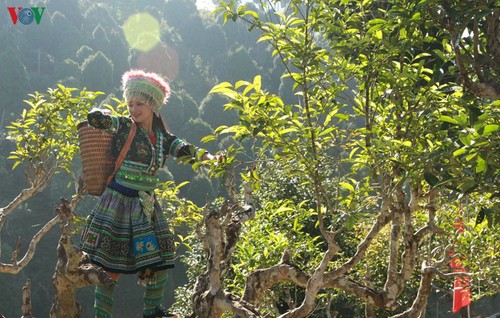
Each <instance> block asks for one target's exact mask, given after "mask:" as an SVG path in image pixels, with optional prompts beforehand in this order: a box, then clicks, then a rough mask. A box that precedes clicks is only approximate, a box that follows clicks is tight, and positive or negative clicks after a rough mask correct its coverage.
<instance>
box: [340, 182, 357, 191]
mask: <svg viewBox="0 0 500 318" xmlns="http://www.w3.org/2000/svg"><path fill="white" fill-rule="evenodd" d="M339 184H340V186H341V187H342V188H344V189H347V190H349V192H351V193H353V192H354V191H355V189H354V186H353V185H352V184H350V183H348V182H340V183H339Z"/></svg>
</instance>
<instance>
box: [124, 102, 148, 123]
mask: <svg viewBox="0 0 500 318" xmlns="http://www.w3.org/2000/svg"><path fill="white" fill-rule="evenodd" d="M128 112H129V113H130V116H132V119H133V120H134V121H135V122H136V123H138V124H146V123H149V121H152V120H153V111H152V110H151V108H150V107H149V106H148V104H146V103H145V102H142V101H139V100H135V99H131V100H129V101H128Z"/></svg>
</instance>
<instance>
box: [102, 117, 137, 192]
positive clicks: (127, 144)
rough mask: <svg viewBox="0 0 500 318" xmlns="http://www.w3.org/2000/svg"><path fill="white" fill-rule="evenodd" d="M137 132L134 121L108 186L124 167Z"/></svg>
mask: <svg viewBox="0 0 500 318" xmlns="http://www.w3.org/2000/svg"><path fill="white" fill-rule="evenodd" d="M135 131H136V124H135V122H134V121H132V126H131V127H130V131H129V133H128V136H127V140H126V141H125V145H123V148H122V150H121V151H120V154H119V155H118V158H116V163H115V170H114V171H113V173H112V174H111V175H110V176H109V178H108V184H109V183H111V181H113V178H114V177H115V174H116V173H117V172H118V169H120V166H121V165H122V162H123V160H124V159H125V156H126V155H127V152H128V150H129V149H130V145H131V144H132V140H133V139H134V136H135Z"/></svg>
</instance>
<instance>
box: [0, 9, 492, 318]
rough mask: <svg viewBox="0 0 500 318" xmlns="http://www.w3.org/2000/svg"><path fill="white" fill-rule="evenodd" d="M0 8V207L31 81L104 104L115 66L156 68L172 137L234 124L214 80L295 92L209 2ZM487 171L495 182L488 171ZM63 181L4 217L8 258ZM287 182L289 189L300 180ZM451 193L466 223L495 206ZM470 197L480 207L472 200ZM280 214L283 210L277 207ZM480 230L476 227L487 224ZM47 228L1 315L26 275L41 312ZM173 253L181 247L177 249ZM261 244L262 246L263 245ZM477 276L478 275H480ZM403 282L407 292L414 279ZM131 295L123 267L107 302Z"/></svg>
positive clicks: (47, 210)
mask: <svg viewBox="0 0 500 318" xmlns="http://www.w3.org/2000/svg"><path fill="white" fill-rule="evenodd" d="M2 6H3V8H0V9H1V11H0V21H1V33H0V42H1V43H2V48H1V51H0V74H1V78H2V80H1V81H0V101H1V108H0V155H1V158H2V160H1V161H0V176H1V178H2V180H3V181H2V183H1V184H0V193H2V195H1V196H0V206H5V205H6V204H7V203H8V202H9V201H10V200H11V199H12V198H13V197H15V196H16V195H17V194H18V193H19V192H20V191H21V190H22V189H23V188H24V186H25V185H24V184H23V181H24V175H23V171H22V169H19V168H18V169H14V170H12V164H13V162H12V161H10V160H7V157H8V156H9V153H10V152H11V151H13V150H14V149H15V145H13V143H12V142H11V141H10V140H8V139H7V138H6V136H7V131H6V128H5V127H6V126H8V125H9V123H10V122H12V121H14V120H15V119H16V118H18V117H19V116H20V114H21V113H22V111H23V109H26V108H27V105H26V104H25V103H23V100H24V99H26V98H27V94H29V93H32V92H33V91H40V92H45V91H46V90H47V88H50V87H56V85H57V84H58V83H60V84H63V85H65V86H67V87H77V88H80V89H83V88H87V89H88V90H92V91H102V92H105V93H106V95H105V98H106V99H105V100H102V99H101V100H99V102H103V103H105V102H109V101H110V98H111V97H112V96H113V95H112V94H114V96H116V97H118V98H120V97H121V96H120V91H119V87H120V75H121V74H122V73H123V72H124V71H126V70H127V69H129V68H131V67H137V68H145V69H148V70H152V71H157V72H160V73H162V74H164V75H165V76H166V77H167V78H168V79H169V80H170V82H171V85H172V88H173V95H172V97H171V100H170V102H169V104H168V105H167V106H166V107H165V108H164V109H163V115H164V116H165V118H166V119H167V122H168V125H169V128H170V129H171V131H173V132H174V133H175V134H176V135H178V136H180V137H182V138H183V139H186V140H187V141H190V142H192V143H195V144H200V143H201V139H202V138H203V137H205V136H207V135H210V134H211V133H212V132H213V131H214V130H215V129H216V128H217V127H219V126H222V125H225V126H231V125H237V124H238V123H239V121H238V119H239V118H238V115H241V112H239V113H238V112H237V111H235V110H234V109H232V110H229V111H224V105H225V104H226V103H227V102H228V99H227V98H224V97H222V96H220V95H217V94H210V93H209V92H210V91H211V90H212V88H213V87H214V86H215V85H217V84H219V83H222V82H228V83H235V82H236V81H239V80H248V81H253V79H254V77H255V76H257V75H261V77H262V86H263V87H265V88H266V90H267V91H270V92H274V93H275V94H277V95H279V96H280V97H281V98H282V99H283V100H284V101H287V102H289V103H290V104H294V103H297V100H298V99H300V98H301V97H297V96H296V95H295V94H294V90H293V88H294V87H293V85H292V83H291V81H289V80H287V79H286V78H283V77H282V74H283V73H284V72H285V71H286V67H285V65H282V64H280V63H279V59H278V57H277V56H276V55H275V56H273V55H272V54H271V52H272V49H270V47H269V46H268V45H267V43H266V42H264V41H261V42H259V41H258V40H259V38H260V36H261V34H259V33H258V32H250V31H249V27H248V25H245V24H237V23H236V24H234V23H227V24H223V23H222V21H221V17H220V16H219V20H218V21H217V20H216V19H215V18H214V16H211V15H210V14H209V11H207V10H199V8H197V6H196V3H195V2H194V1H190V0H171V1H127V2H124V1H106V2H100V1H84V0H79V1H78V0H51V1H48V0H47V1H31V2H28V1H18V2H16V1H11V0H9V1H6V2H5V3H2ZM17 6H23V7H28V6H29V7H32V6H33V7H45V8H46V9H45V10H46V11H45V12H44V14H43V16H42V17H41V19H40V23H39V24H37V23H35V22H33V23H32V24H29V25H23V24H20V23H19V22H18V23H17V24H16V25H14V24H13V23H12V20H11V16H10V15H9V12H8V10H7V7H17ZM138 13H142V14H144V13H148V14H147V15H143V16H142V17H141V16H137V15H136V14H138ZM134 19H137V20H134ZM137 21H140V23H137ZM141 24H143V25H144V26H145V27H146V28H147V29H148V30H155V28H158V29H157V30H158V33H157V34H154V32H153V35H152V36H151V38H149V37H148V38H146V39H143V40H144V42H143V43H141V45H140V46H139V47H133V43H132V45H131V42H129V41H132V42H133V41H134V40H137V38H135V36H136V35H137V32H140V30H139V31H138V28H140V26H141ZM374 25H375V24H374ZM375 31H376V30H373V31H372V32H375ZM158 41H160V42H158ZM219 91H220V92H223V93H224V92H226V93H228V94H227V95H231V94H229V92H228V91H227V90H226V91H225V90H224V89H220V90H219ZM107 94H111V95H107ZM344 97H345V96H344ZM325 98H327V97H325ZM346 98H347V99H349V98H350V99H351V101H349V102H347V104H348V105H350V106H352V105H355V104H356V102H355V101H354V98H352V96H349V95H347V97H346ZM486 103H487V102H486ZM338 118H340V116H339V117H338ZM450 118H451V117H450ZM448 124H453V122H452V119H449V120H448ZM260 128H262V127H260ZM235 131H236V130H235ZM219 132H220V130H219ZM256 134H258V132H257V133H256ZM231 145H232V142H230V141H227V140H222V141H221V142H219V143H214V142H212V143H207V144H204V146H205V147H206V148H207V149H208V150H210V151H212V152H216V151H218V150H221V149H227V148H228V147H230V146H231ZM493 149H495V148H493ZM256 152H257V151H256ZM497 163H498V162H497ZM167 168H168V169H167V170H166V171H164V172H163V173H164V175H163V178H164V179H165V180H174V181H175V182H176V183H177V184H180V183H182V182H184V181H189V184H188V185H186V186H184V187H182V188H181V192H180V193H179V196H180V197H184V198H186V199H189V200H192V201H193V202H194V203H196V204H198V205H203V204H205V202H206V200H207V198H209V199H214V198H216V197H218V196H219V195H225V194H226V193H225V190H224V187H223V185H222V184H221V183H220V180H219V179H214V178H210V177H209V176H208V175H207V174H206V173H200V172H195V171H193V169H191V168H190V167H189V166H185V165H179V164H178V163H176V162H175V161H172V160H171V161H169V162H168V164H167ZM490 169H493V170H490V171H494V172H495V171H496V172H497V171H498V170H494V168H490ZM496 169H498V166H497V167H496ZM476 170H477V169H476ZM479 172H482V171H479ZM483 172H484V171H483ZM493 175H495V174H494V173H493ZM427 176H428V178H427V179H430V183H431V184H432V183H433V179H432V177H435V175H433V174H430V173H429V174H428V175H427ZM437 178H442V176H439V175H438V176H437ZM284 179H286V178H284ZM291 179H293V177H291ZM492 180H493V181H494V182H495V181H496V182H498V179H495V178H493V179H492ZM69 182H70V179H69V177H68V176H67V175H64V174H60V175H56V176H55V178H54V181H53V182H51V184H50V186H49V187H48V188H47V189H46V190H44V191H43V192H42V193H40V194H38V195H37V196H35V197H34V198H32V199H30V200H29V201H27V202H25V203H24V204H23V205H22V206H20V207H19V208H18V212H16V213H15V214H14V215H13V216H12V217H11V218H9V220H8V221H7V222H6V223H5V225H4V227H3V228H2V232H1V235H2V241H1V243H2V246H1V247H2V260H3V259H7V260H8V257H9V256H10V255H11V254H12V251H13V250H14V249H15V246H16V244H17V239H18V237H21V238H22V242H23V244H24V245H26V244H27V240H29V238H31V237H32V236H33V235H34V233H36V232H37V230H38V229H39V228H40V226H41V225H43V224H44V222H45V221H46V220H47V219H50V218H51V217H52V216H53V215H54V213H55V205H56V204H57V203H58V201H59V198H60V197H62V196H67V197H70V196H71V195H72V193H73V191H74V190H73V189H71V188H68V183H69ZM283 183H284V184H293V180H292V181H290V180H283ZM432 185H436V184H435V183H434V184H432ZM490 185H491V187H492V189H487V190H486V192H487V191H490V192H489V193H495V191H497V188H494V187H495V183H493V184H490ZM351 188H352V186H350V185H349V184H347V183H344V184H343V190H344V191H348V192H350V191H354V188H352V189H351ZM466 190H468V189H466ZM293 191H300V187H298V189H293ZM458 192H460V191H458ZM465 192H467V191H465ZM294 194H296V193H294ZM263 196H265V195H263ZM450 197H452V196H450ZM457 197H458V195H456V196H454V197H453V199H454V200H457ZM94 200H95V198H91V197H87V198H85V200H84V201H83V202H81V203H80V204H79V207H78V209H77V213H78V214H79V215H80V216H82V217H84V216H86V215H87V214H88V212H89V209H90V208H91V206H92V204H93V202H94ZM470 200H471V201H472V199H470ZM482 200H484V198H482ZM462 202H463V205H462V207H463V210H464V211H465V214H466V217H467V220H468V221H470V222H471V223H472V224H474V223H477V222H476V217H478V216H480V215H481V212H482V215H483V218H484V217H485V213H487V212H488V213H489V214H488V215H486V216H487V217H488V218H489V220H490V226H491V225H492V224H493V223H494V222H493V221H492V220H493V219H494V214H493V212H491V211H494V210H491V209H486V208H484V207H488V208H489V207H491V206H492V205H488V204H485V205H484V206H482V207H483V208H484V209H481V206H475V205H474V204H473V203H470V202H469V201H468V199H467V200H466V199H463V200H462ZM474 202H476V201H474ZM457 207H458V204H452V205H450V208H457ZM477 207H479V209H476V208H477ZM277 210H279V211H281V212H282V213H283V212H286V211H287V210H288V208H287V209H281V210H280V209H279V208H277ZM457 210H458V209H457ZM457 210H455V211H457ZM492 215H493V216H492ZM283 217H284V218H287V217H288V216H286V213H285V214H284V215H283ZM450 218H452V217H450ZM337 221H338V222H350V223H355V222H356V221H359V220H358V219H351V218H349V216H347V215H342V216H339V218H338V220H337ZM291 222H292V224H293V225H294V226H300V225H297V224H296V223H293V220H292V221H291ZM295 222H297V221H295ZM479 223H481V222H479ZM308 226H310V224H308ZM351 226H352V225H351ZM482 231H483V233H486V232H487V229H483V230H482ZM180 232H181V233H182V231H180ZM485 235H486V234H485ZM488 235H489V234H488ZM58 238H59V233H58V232H57V231H56V230H53V231H51V232H50V233H49V234H48V235H46V236H45V237H44V239H43V240H42V242H41V243H40V245H39V246H38V248H37V252H36V257H35V258H34V259H33V260H32V262H31V263H30V264H29V265H28V266H27V267H26V268H25V269H24V270H23V271H22V272H21V273H19V274H17V275H15V276H13V275H9V274H0V284H1V288H2V297H0V313H2V314H4V315H5V316H6V317H8V318H10V317H17V316H20V309H21V306H22V303H21V301H22V299H21V289H22V286H23V285H24V283H25V282H26V280H27V279H28V278H30V279H31V281H32V283H33V287H32V290H33V308H34V310H35V315H37V314H36V313H41V314H39V315H38V316H43V313H47V312H48V311H49V309H50V306H51V303H52V298H53V294H54V292H53V288H52V281H51V278H52V273H53V270H54V268H55V262H56V258H55V253H56V245H57V240H58ZM247 243H248V242H247ZM247 247H248V246H247ZM248 248H249V247H248ZM21 251H22V249H21ZM182 252H183V249H182V248H181V249H180V251H179V253H182ZM267 253H270V252H269V251H267ZM271 253H272V252H271ZM494 253H495V252H494ZM496 253H498V251H496ZM492 255H493V257H492V258H491V260H492V261H493V260H496V254H492ZM374 259H375V258H374ZM375 263H376V262H375ZM191 265H192V264H191ZM495 266H498V264H497V263H496V264H495V263H493V264H492V266H491V267H493V272H495V271H494V269H495ZM496 269H498V267H496ZM187 270H188V266H187V265H186V264H184V263H183V262H181V261H179V262H178V266H177V267H176V269H175V270H174V274H173V275H172V279H171V280H170V282H169V286H170V288H169V292H168V295H167V296H168V300H167V302H168V303H169V304H171V303H173V302H174V288H175V287H177V286H181V285H183V284H185V283H187V281H188V277H187V276H186V274H185V273H186V271H187ZM497 275H498V273H497ZM496 278H498V276H497V277H496ZM493 281H495V280H493ZM478 282H479V281H478ZM483 284H485V281H484V278H483ZM492 287H493V288H492V289H493V292H492V291H491V290H489V289H488V288H484V290H486V291H487V292H488V293H490V294H493V295H495V292H494V289H495V286H492ZM413 288H414V290H415V286H413ZM497 288H498V286H497ZM410 289H411V288H410ZM450 290H451V284H450V283H449V282H448V285H446V284H445V283H443V284H442V285H439V286H437V285H436V286H435V287H434V291H433V293H431V294H430V295H431V296H430V299H429V302H428V310H427V312H428V314H429V317H431V315H432V316H436V317H437V316H439V317H447V316H450V317H451V314H449V312H450V308H451V304H450V302H451V292H450ZM6 291H9V292H6ZM287 292H290V291H287ZM293 293H297V294H298V295H300V292H297V291H296V290H293ZM141 294H142V291H141V288H140V287H138V286H136V285H135V277H132V275H131V276H130V277H124V278H123V279H122V283H120V285H119V287H118V291H117V295H118V296H117V303H119V304H120V305H117V308H119V309H118V310H119V313H118V314H119V315H120V316H123V317H132V316H139V315H140V308H141V306H142V305H141V303H142V299H141V298H142V295H141ZM181 296H182V295H181ZM296 296H297V295H296ZM297 297H300V296H297ZM78 300H79V301H80V302H81V303H82V304H83V306H84V308H86V309H85V311H84V316H85V317H91V313H92V311H91V309H89V308H91V307H92V302H93V288H92V287H87V288H84V289H82V290H80V291H79V295H78ZM495 300H498V293H496V298H494V299H493V300H486V301H485V300H484V299H483V300H482V303H481V305H480V306H477V307H476V309H475V310H476V313H477V314H479V313H491V312H493V308H494V304H495ZM338 301H339V304H338V305H339V306H340V307H342V305H340V303H342V302H345V303H346V304H351V305H352V304H353V303H355V301H354V300H353V299H350V298H349V297H347V296H346V298H345V299H344V300H343V301H341V300H338ZM351 305H349V306H351ZM349 306H347V305H346V306H344V307H345V308H343V309H344V310H345V314H344V316H345V317H349V315H353V313H354V312H356V310H359V308H356V309H354V308H349ZM340 307H339V308H340ZM125 313H126V314H125ZM349 313H350V314H349Z"/></svg>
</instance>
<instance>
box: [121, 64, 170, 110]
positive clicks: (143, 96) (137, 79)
mask: <svg viewBox="0 0 500 318" xmlns="http://www.w3.org/2000/svg"><path fill="white" fill-rule="evenodd" d="M122 90H123V98H125V100H126V101H129V100H131V99H134V100H140V101H142V102H145V103H146V104H148V105H149V107H151V108H152V109H153V111H154V112H158V111H159V110H160V108H161V106H162V105H163V104H165V103H167V101H168V98H169V97H170V86H169V85H168V83H167V82H166V81H165V80H164V79H163V78H162V77H161V76H160V75H158V74H156V73H150V72H144V71H142V70H130V71H127V72H125V74H123V76H122Z"/></svg>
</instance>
